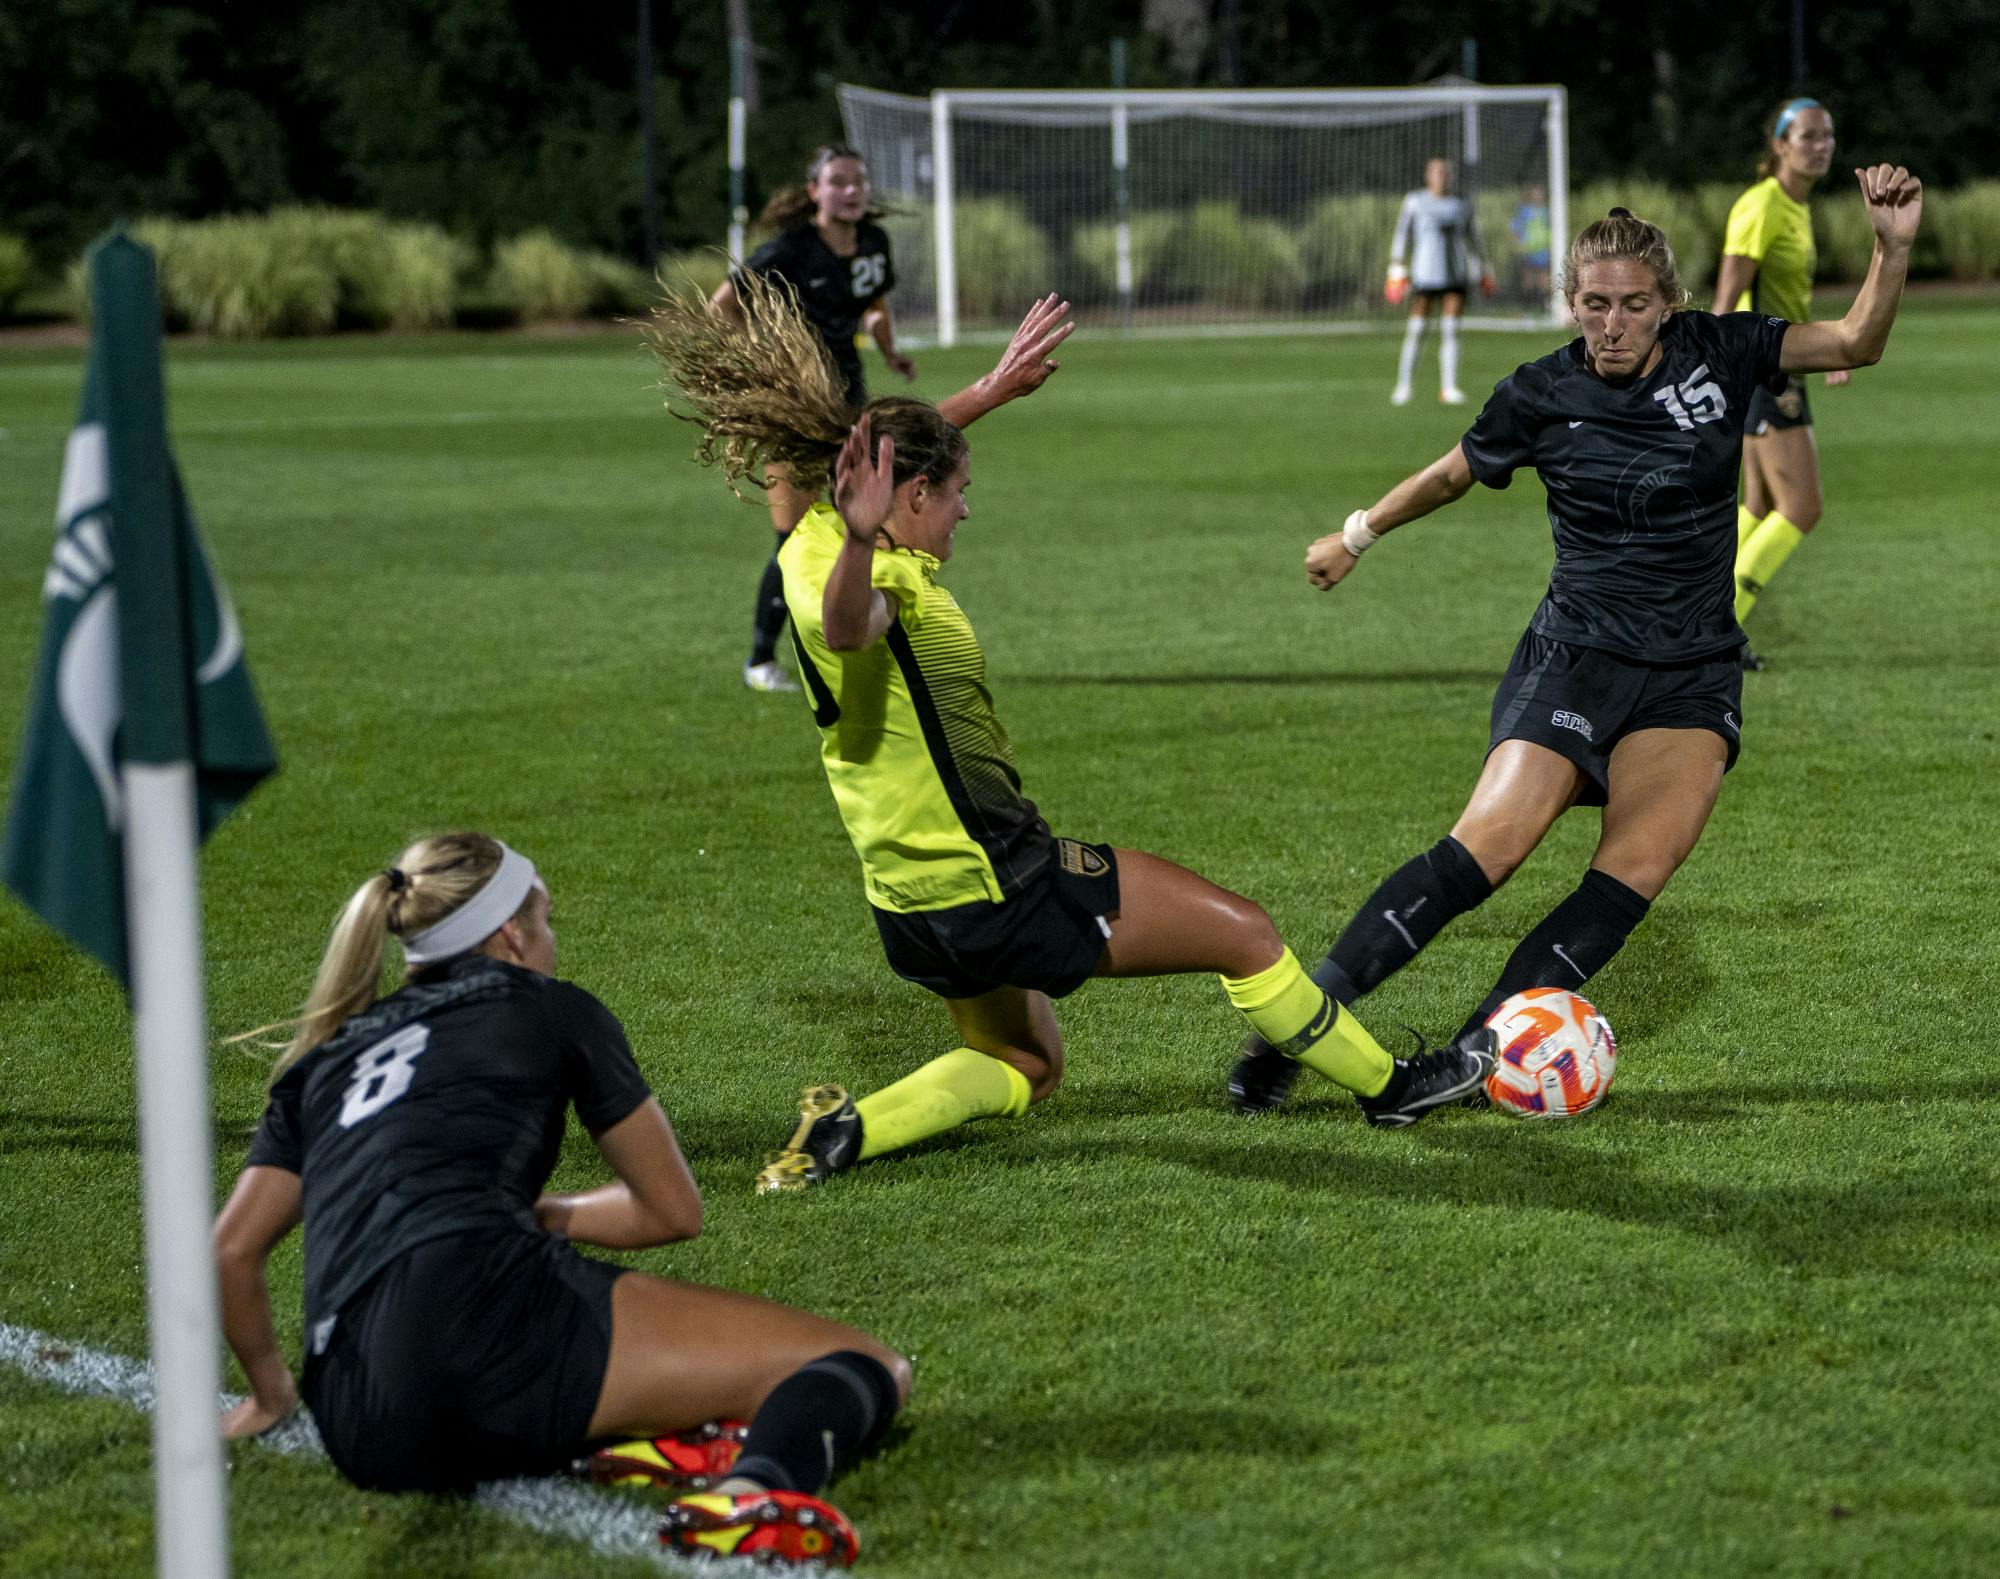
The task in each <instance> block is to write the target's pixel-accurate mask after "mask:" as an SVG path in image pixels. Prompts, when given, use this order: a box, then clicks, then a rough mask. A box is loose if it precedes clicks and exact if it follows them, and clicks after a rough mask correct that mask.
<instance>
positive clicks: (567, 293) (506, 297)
mask: <svg viewBox="0 0 2000 1579" xmlns="http://www.w3.org/2000/svg"><path fill="white" fill-rule="evenodd" d="M487 289H488V291H489V292H490V294H491V295H492V297H493V299H494V301H496V302H497V303H498V304H499V305H500V307H501V308H502V309H503V310H504V311H505V312H506V313H507V314H508V315H509V316H511V317H512V318H514V320H515V321H516V322H519V323H524V324H526V323H551V322H559V321H562V320H565V319H571V318H583V317H590V316H598V317H610V316H615V315H618V314H622V313H635V312H641V311H643V310H644V309H645V307H646V304H647V302H648V301H650V300H651V298H652V290H653V286H652V282H651V281H650V280H648V279H647V278H646V275H645V271H644V270H643V269H640V268H639V267H638V266H637V265H635V264H631V263H627V262H625V261H624V260H623V259H622V258H614V257H612V256H611V255H610V254H609V253H606V252H590V251H586V250H585V249H584V248H581V247H572V246H570V245H569V244H568V243H567V242H565V241H562V240H560V239H558V238H557V237H556V236H555V235H554V233H553V232H551V231H547V230H530V231H526V232H524V233H523V234H521V235H518V236H516V237H514V238H513V240H511V241H503V242H502V243H501V244H500V245H499V246H498V247H496V248H494V249H493V268H492V272H491V274H490V275H489V276H488V279H487Z"/></svg>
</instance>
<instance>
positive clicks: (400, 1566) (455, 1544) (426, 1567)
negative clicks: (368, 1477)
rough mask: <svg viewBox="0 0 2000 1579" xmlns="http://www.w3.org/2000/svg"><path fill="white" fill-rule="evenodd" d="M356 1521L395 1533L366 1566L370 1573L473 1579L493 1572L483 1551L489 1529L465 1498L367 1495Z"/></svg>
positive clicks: (427, 1577)
mask: <svg viewBox="0 0 2000 1579" xmlns="http://www.w3.org/2000/svg"><path fill="white" fill-rule="evenodd" d="M359 1518H360V1522H361V1523H363V1524H364V1525H370V1526H374V1527H376V1528H387V1529H390V1530H393V1531H394V1532H395V1533H394V1539H393V1540H392V1541H389V1542H386V1543H384V1544H383V1545H382V1546H381V1548H380V1549H379V1553H378V1555H377V1557H376V1559H375V1561H374V1562H373V1563H371V1564H370V1565H369V1568H368V1571H369V1572H370V1573H375V1574H393V1575H397V1576H401V1575H406V1574H423V1575H425V1576H426V1579H474V1576H475V1575H486V1574H491V1573H492V1572H493V1564H492V1561H491V1554H490V1552H488V1551H487V1549H486V1548H487V1545H488V1538H489V1536H490V1534H491V1529H492V1527H491V1525H490V1524H489V1523H488V1522H487V1515H486V1514H485V1513H483V1512H482V1511H481V1510H480V1509H479V1508H478V1507H477V1506H476V1505H475V1504H474V1503H473V1502H472V1501H471V1500H470V1499H469V1498H460V1497H429V1496H413V1497H403V1496H399V1497H385V1496H369V1497H368V1498H367V1499H366V1500H365V1501H364V1502H363V1503H362V1505H361V1508H360V1510H359Z"/></svg>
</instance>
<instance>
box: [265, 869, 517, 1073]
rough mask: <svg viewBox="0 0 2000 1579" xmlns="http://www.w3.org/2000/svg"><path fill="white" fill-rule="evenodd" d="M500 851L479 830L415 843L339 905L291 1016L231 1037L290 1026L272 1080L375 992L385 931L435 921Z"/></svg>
mask: <svg viewBox="0 0 2000 1579" xmlns="http://www.w3.org/2000/svg"><path fill="white" fill-rule="evenodd" d="M501 854H502V850H501V846H500V842H499V840H497V839H491V838H488V837H487V836H486V835H485V834H483V833H440V834H435V835H433V836H432V837H430V838H428V839H419V840H417V842H416V843H415V844H413V845H411V846H410V847H409V848H408V849H406V850H405V851H404V852H403V853H402V854H401V855H399V856H397V857H396V861H395V864H394V865H393V866H391V867H390V868H389V869H388V870H387V871H382V872H377V873H376V874H375V875H374V876H373V877H371V878H369V879H368V881H367V882H365V883H363V884H362V885H361V886H360V887H359V888H357V889H355V891H354V893H353V895H352V896H351V897H350V898H349V899H348V901H347V903H346V904H345V905H343V906H342V907H341V911H340V919H339V920H337V921H336V922H335V923H334V925H333V936H332V937H331V938H329V939H328V940H327V945H326V952H325V953H324V954H323V955H321V956H320V962H319V973H318V974H317V975H316V976H315V977H314V978H313V985H312V991H311V992H310V993H308V994H307V995H306V1002H305V1007H304V1008H303V1009H301V1010H300V1011H299V1013H298V1016H297V1017H296V1018H295V1019H291V1020H281V1021H279V1022H278V1024H277V1025H275V1026H264V1027H262V1028H261V1029H260V1030H257V1031H248V1032H245V1033H244V1036H243V1037H236V1038H232V1040H237V1041H240V1040H244V1039H245V1038H247V1037H251V1036H258V1035H262V1034H263V1033H264V1032H265V1031H271V1030H277V1029H282V1028H283V1027H285V1026H290V1027H292V1038H291V1041H290V1042H288V1043H287V1044H286V1046H285V1050H284V1052H283V1054H282V1055H280V1057H279V1059H278V1062H277V1064H276V1066H275V1067H274V1068H273V1069H272V1071H271V1078H272V1079H273V1080H276V1079H277V1078H278V1076H279V1075H281V1074H283V1073H284V1072H285V1071H286V1070H287V1069H289V1068H290V1067H291V1066H292V1065H293V1064H295V1063H297V1062H298V1061H299V1060H300V1059H301V1058H303V1057H304V1056H305V1055H306V1054H307V1053H309V1052H311V1051H312V1050H313V1049H314V1048H315V1047H317V1046H319V1045H320V1043H322V1042H324V1041H326V1040H327V1039H328V1038H329V1037H331V1036H332V1035H333V1033H334V1032H335V1031H337V1030H339V1029H340V1025H341V1022H342V1021H344V1020H347V1019H350V1018H352V1017H353V1016H354V1015H357V1014H359V1013H360V1012H361V1011H362V1010H363V1009H365V1008H367V1007H368V1005H369V1004H371V1003H373V1002H374V1001H375V999H376V998H377V996H379V993H380V989H381V985H382V965H383V959H382V953H383V946H384V944H385V943H386V941H387V939H388V936H389V934H390V933H394V934H395V935H396V936H397V937H407V936H409V935H410V934H412V933H416V932H421V931H423V930H424V929H425V928H426V927H430V926H435V925H436V924H437V923H438V922H440V921H442V920H443V919H444V918H445V917H446V916H448V915H450V914H451V913H452V912H453V911H454V910H456V909H457V908H458V907H459V906H460V905H462V904H464V903H465V902H466V900H468V899H470V898H471V897H472V896H473V895H474V894H476V893H478V892H479V890H480V889H482V888H484V887H485V886H486V884H487V882H488V881H489V880H490V879H491V878H492V876H493V874H494V873H495V872H497V871H498V870H499V869H500V857H501Z"/></svg>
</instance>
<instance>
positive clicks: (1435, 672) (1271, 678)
mask: <svg viewBox="0 0 2000 1579" xmlns="http://www.w3.org/2000/svg"><path fill="white" fill-rule="evenodd" d="M1499 678H1500V676H1499V673H1498V672H1497V671H1496V670H1493V669H1377V670H1365V669H1364V670H1357V671H1351V672H1346V673H1319V674H1019V675H1010V676H1009V677H1008V679H1007V684H1008V685H1009V686H1022V685H1068V686H1099V685H1162V686H1173V685H1180V686H1202V685H1312V686H1328V685H1493V684H1495V683H1497V681H1498V680H1499Z"/></svg>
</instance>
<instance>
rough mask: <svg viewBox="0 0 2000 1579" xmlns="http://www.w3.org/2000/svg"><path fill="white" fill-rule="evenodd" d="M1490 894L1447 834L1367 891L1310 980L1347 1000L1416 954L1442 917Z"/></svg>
mask: <svg viewBox="0 0 2000 1579" xmlns="http://www.w3.org/2000/svg"><path fill="white" fill-rule="evenodd" d="M1492 893H1493V885H1492V884H1491V883H1489V882H1488V881H1487V880H1486V874H1485V873H1484V872H1482V871H1481V870H1480V869H1479V863H1478V862H1477V861H1475V860H1474V859H1473V858H1472V853H1471V852H1470V851H1469V850H1467V849H1466V847H1465V846H1464V845H1462V844H1460V843H1459V842H1458V841H1457V840H1456V839H1454V838H1452V837H1451V836H1450V835H1446V836H1445V837H1444V838H1442V839H1440V840H1438V842H1437V843H1436V844H1434V845H1432V846H1431V847H1430V848H1429V849H1428V850H1426V851H1424V853H1423V854H1422V855H1418V856H1413V857H1412V858H1411V859H1409V860H1408V861H1405V862H1404V863H1403V864H1402V865H1401V866H1399V867H1397V868H1396V870H1395V871H1393V872H1391V873H1390V874H1389V876H1388V877H1387V878H1386V879H1385V880H1384V881H1383V883H1382V886H1381V887H1380V888H1378V889H1376V890H1375V892H1374V893H1372V894H1370V895H1369V896H1368V903H1367V904H1365V905H1363V906H1362V907H1361V908H1360V909H1359V910H1358V911H1356V912H1355V915H1354V919H1353V920H1352V921H1350V922H1348V923H1347V930H1346V931H1344V932H1342V933H1341V934H1340V941H1339V942H1337V943H1335V944H1334V945H1333V947H1332V949H1331V950H1329V951H1328V953H1327V956H1326V958H1325V959H1323V960H1321V961H1320V962H1319V965H1318V966H1317V967H1316V968H1315V969H1314V970H1313V972H1312V979H1313V980H1314V981H1316V982H1318V983H1319V985H1320V988H1321V990H1322V991H1324V992H1325V993H1326V995H1327V996H1328V997H1330V998H1332V999H1334V1000H1335V1001H1336V1002H1338V1003H1342V1004H1351V1003H1353V1002H1354V1000H1355V999H1356V998H1359V997H1360V996H1361V995H1362V994H1363V993H1369V992H1373V991H1374V990H1375V989H1376V988H1377V987H1379V986H1381V985H1382V983H1383V982H1385V981H1387V980H1388V979H1389V978H1390V977H1391V976H1393V975H1395V973H1396V972H1397V971H1399V970H1401V969H1402V968H1403V967H1404V966H1405V965H1407V964H1409V963H1410V961H1411V960H1413V959H1415V958H1416V957H1417V955H1418V954H1419V953H1421V952H1422V951H1423V948H1424V945H1425V944H1427V943H1429V942H1430V940H1431V939H1432V938H1434V937H1436V936H1437V935H1438V934H1439V933H1440V932H1442V931H1443V930H1444V928H1445V923H1446V922H1448V921H1450V920H1451V919H1452V918H1453V917H1454V916H1462V915H1464V914H1465V912H1466V911H1468V910H1471V909H1473V908H1474V907H1475V906H1477V905H1480V904H1482V903H1484V902H1485V900H1486V899H1487V898H1489V897H1490V896H1491V895H1492Z"/></svg>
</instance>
